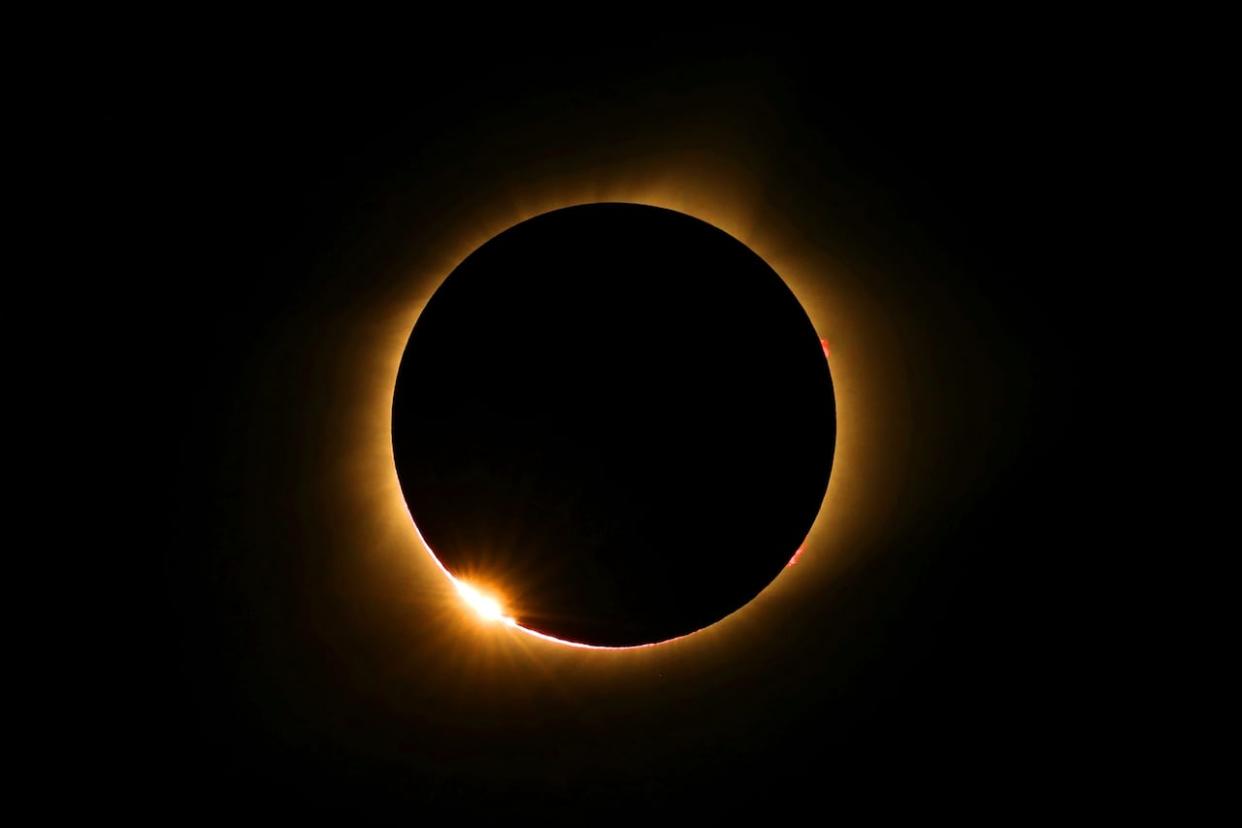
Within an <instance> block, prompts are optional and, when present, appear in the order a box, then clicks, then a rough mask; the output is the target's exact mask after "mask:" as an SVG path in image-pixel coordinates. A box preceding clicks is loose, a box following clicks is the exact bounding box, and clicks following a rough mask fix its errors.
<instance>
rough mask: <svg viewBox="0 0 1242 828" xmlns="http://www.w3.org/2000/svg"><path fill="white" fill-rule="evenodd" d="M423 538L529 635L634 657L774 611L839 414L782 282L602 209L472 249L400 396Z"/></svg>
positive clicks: (727, 251) (816, 498)
mask: <svg viewBox="0 0 1242 828" xmlns="http://www.w3.org/2000/svg"><path fill="white" fill-rule="evenodd" d="M392 434H393V449H394V453H395V456H396V463H397V473H398V476H399V478H400V480H401V488H402V490H403V492H404V494H405V498H406V501H407V502H408V504H409V507H410V513H411V514H412V515H413V517H414V522H415V523H416V524H417V525H418V528H419V530H420V531H421V533H422V535H423V538H424V539H425V540H426V541H427V543H428V545H429V546H430V547H431V550H432V551H433V552H434V554H435V555H436V557H437V558H439V560H440V561H441V563H443V564H444V566H445V567H446V568H447V569H448V570H449V571H450V572H451V573H452V574H453V575H455V576H456V577H458V578H461V579H463V580H466V581H468V582H471V583H474V584H476V585H477V586H480V587H482V588H485V589H487V590H490V591H492V592H494V593H495V594H496V595H497V596H498V597H500V598H501V600H502V602H503V604H504V607H505V611H506V613H507V614H509V615H511V616H512V617H514V618H515V619H516V620H517V621H518V623H519V624H521V625H522V626H525V627H529V628H531V629H534V630H538V631H540V632H543V633H546V634H549V635H552V636H555V637H557V638H561V639H566V640H569V641H575V642H581V643H588V644H597V645H607V646H621V645H633V644H644V643H651V642H657V641H663V640H666V639H669V638H674V637H676V636H679V635H684V634H685V633H689V632H693V631H694V630H697V629H700V628H702V627H705V626H707V625H708V624H711V623H713V622H715V621H718V620H719V619H721V618H723V617H724V616H726V615H728V614H729V613H730V612H732V611H734V610H736V609H738V608H739V607H741V606H742V605H743V604H745V603H746V602H747V601H749V600H750V599H752V598H754V597H755V595H757V594H758V593H759V592H760V591H761V590H762V589H763V588H764V587H765V586H767V584H768V583H770V582H771V581H772V579H773V578H775V577H776V576H777V575H778V574H779V573H780V571H781V569H782V568H783V567H784V566H785V565H786V564H787V563H788V562H789V560H790V558H791V556H792V555H793V554H794V553H795V551H796V550H797V548H798V547H799V545H800V544H801V543H802V541H803V540H804V539H805V537H806V534H807V532H808V530H809V529H810V528H811V523H812V522H813V521H814V519H815V516H816V514H817V512H818V511H819V507H820V503H821V502H822V500H823V497H824V492H825V490H826V489H827V486H828V475H829V472H830V470H831V466H832V453H833V444H834V441H835V436H836V416H835V407H834V400H833V391H832V380H831V378H830V376H829V373H828V363H827V360H826V359H825V357H824V351H823V348H822V346H821V344H820V340H819V336H818V335H817V334H816V332H815V330H814V329H813V327H812V326H811V322H810V320H809V319H808V318H807V315H806V312H805V311H804V310H803V309H802V307H801V305H799V304H798V301H797V299H796V298H795V297H794V295H793V293H792V292H791V291H790V290H789V288H788V287H787V286H786V285H785V283H784V282H783V281H782V280H781V278H780V277H779V276H778V275H777V274H776V273H775V272H774V271H773V270H772V269H771V268H770V267H768V265H767V264H766V263H765V262H764V261H763V260H762V259H760V258H759V257H758V256H757V255H755V254H754V253H753V252H751V250H750V249H749V248H747V247H746V246H745V245H743V244H742V243H741V242H739V241H737V240H736V239H734V238H733V237H732V236H729V235H728V234H727V233H724V232H723V231H721V230H719V229H717V228H715V227H712V226H711V225H709V224H706V223H704V222H702V221H700V220H698V219H695V218H691V217H690V216H686V215H684V214H682V213H677V212H674V211H671V210H663V209H659V208H655V207H646V206H640V205H633V204H592V205H586V206H580V207H570V208H566V209H563V210H557V211H554V212H551V213H546V214H544V215H541V216H538V217H536V218H533V219H530V220H529V221H526V222H523V223H522V224H519V225H517V226H516V227H513V228H510V229H509V230H506V231H505V232H503V233H501V234H500V235H498V236H496V237H495V238H493V239H492V240H490V241H488V242H487V243H486V244H484V245H483V246H482V247H480V248H479V249H477V250H476V251H474V253H472V254H471V255H470V256H469V257H468V258H467V259H466V260H465V261H464V262H462V263H461V264H460V265H459V266H458V267H457V269H456V270H454V271H453V272H452V274H451V275H449V277H448V278H447V279H446V280H445V282H444V284H443V285H441V286H440V288H439V289H438V290H437V291H436V293H435V295H434V296H432V298H431V300H430V301H429V302H428V304H427V306H426V308H425V309H424V310H423V312H422V314H421V315H420V316H419V318H418V322H417V324H416V325H415V326H414V331H413V333H412V334H411V336H410V340H409V343H408V344H407V346H406V350H405V354H404V357H403V358H402V361H401V369H400V373H399V375H398V377H397V387H396V396H395V399H394V400H393V423H392Z"/></svg>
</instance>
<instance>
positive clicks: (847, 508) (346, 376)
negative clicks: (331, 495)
mask: <svg viewBox="0 0 1242 828" xmlns="http://www.w3.org/2000/svg"><path fill="white" fill-rule="evenodd" d="M702 161H703V159H701V158H700V159H697V160H696V159H688V158H680V157H674V156H669V157H651V158H645V159H637V160H634V161H633V162H632V163H629V164H626V165H622V166H621V167H615V168H610V170H609V171H603V170H595V169H579V168H578V167H574V168H573V169H572V170H569V171H562V172H558V173H556V174H551V173H549V174H548V175H546V176H544V177H542V178H540V177H539V176H536V177H535V178H534V179H531V178H529V177H527V178H524V179H523V181H522V184H521V186H520V187H517V186H516V185H515V186H513V187H511V188H506V187H503V186H502V187H501V188H500V191H499V192H497V191H494V190H492V191H488V192H486V193H480V194H479V197H478V199H477V200H476V201H474V202H471V203H470V204H468V205H467V207H464V208H463V212H462V213H461V214H460V215H455V216H454V217H453V219H452V221H449V222H447V224H446V226H445V227H444V228H443V230H442V232H441V234H440V236H441V242H440V243H439V244H436V245H433V246H428V247H425V248H422V249H421V250H420V251H418V252H417V253H416V254H415V253H412V254H411V256H410V258H409V259H408V260H407V261H406V262H405V263H403V264H402V265H401V266H400V268H399V269H395V270H394V271H393V272H392V273H391V274H387V275H385V277H384V278H385V279H390V280H391V282H390V284H392V285H393V290H394V292H393V293H391V294H387V295H385V296H384V297H383V299H382V300H378V301H381V302H382V303H381V304H377V305H376V306H375V307H367V308H365V309H363V311H361V312H360V313H358V314H357V315H356V316H351V317H350V318H349V323H348V324H349V325H350V328H349V333H350V335H351V336H352V337H353V341H354V345H353V348H352V349H351V350H350V351H349V352H348V353H347V354H346V356H347V357H348V358H347V359H342V361H341V363H340V366H341V377H342V388H343V390H342V394H343V396H345V397H349V398H354V399H357V400H358V401H359V404H358V405H357V406H356V407H355V408H354V409H353V412H352V414H351V416H353V417H354V419H353V420H352V421H351V422H353V423H355V424H356V426H355V428H354V429H353V430H346V431H348V433H354V434H358V435H359V436H360V439H359V441H358V442H357V443H356V444H354V445H352V446H351V447H350V448H351V451H350V452H349V453H348V454H347V455H344V459H345V460H346V461H347V463H348V465H347V467H346V471H345V475H344V476H343V477H342V478H341V479H342V480H344V481H346V482H347V484H348V485H347V488H345V489H343V490H342V493H341V497H343V498H345V499H346V501H347V502H348V503H350V504H351V505H352V506H353V508H355V509H356V510H357V511H358V513H359V514H360V515H362V516H365V519H366V521H367V523H366V526H367V530H366V531H367V532H369V535H368V537H369V538H370V539H371V540H372V542H373V544H374V546H373V547H372V548H373V550H374V551H373V552H369V553H368V555H369V556H370V557H364V558H361V559H360V560H369V561H372V562H374V565H375V567H376V570H375V571H376V572H377V573H378V572H384V573H386V574H385V575H384V576H379V575H376V576H375V577H377V578H380V577H383V578H384V579H388V578H391V577H392V575H391V573H394V572H398V573H400V575H399V577H400V578H401V579H402V581H403V582H404V583H406V584H408V585H409V586H408V587H407V590H409V591H407V592H406V593H405V594H406V595H422V596H423V597H422V598H421V599H420V600H419V603H420V604H421V606H423V607H425V608H428V609H430V611H433V612H438V611H440V610H441V609H442V610H444V611H445V612H446V614H445V615H443V616H440V617H441V618H442V619H443V622H444V623H445V624H446V625H447V630H448V631H449V633H450V634H457V633H459V632H461V630H462V628H461V627H459V626H458V625H457V622H456V621H455V619H462V620H469V617H470V616H471V615H473V614H474V613H463V612H461V609H462V601H463V598H462V596H461V595H460V593H459V591H458V590H457V589H456V583H457V574H455V573H450V572H449V571H448V570H447V569H446V568H445V567H444V565H443V564H442V563H441V561H440V560H439V558H437V557H436V553H435V551H434V550H433V549H431V548H430V546H429V545H428V544H427V543H426V541H425V539H424V538H423V537H422V533H421V532H420V531H419V528H418V526H417V524H416V523H415V522H414V520H413V516H412V515H411V514H410V511H409V506H408V504H407V503H406V502H405V498H404V496H403V494H402V492H401V488H400V484H399V481H398V480H397V476H396V468H395V462H394V459H393V454H392V427H391V423H392V399H393V391H394V387H395V384H396V377H397V372H398V369H399V367H400V362H401V357H402V355H403V354H404V352H405V346H406V344H407V343H408V340H409V337H410V333H411V331H412V330H413V328H414V325H415V323H416V322H417V320H418V317H419V315H420V312H421V311H422V308H423V307H424V306H425V304H426V302H427V301H428V299H429V298H430V297H431V295H432V294H433V293H434V292H435V290H436V288H437V287H438V286H439V284H440V283H441V282H442V281H443V279H444V278H445V277H446V276H448V274H449V273H451V272H452V271H453V270H454V269H455V268H456V267H457V265H458V264H460V263H461V262H462V261H463V260H464V259H465V258H466V257H467V256H468V255H470V254H471V253H472V252H473V251H474V250H475V249H477V248H478V247H479V246H480V245H482V244H483V243H484V242H486V241H488V240H489V239H491V238H492V237H494V236H495V235H497V234H499V233H500V232H503V231H504V230H506V229H508V228H509V227H512V226H513V225H515V224H519V223H521V222H522V221H525V220H527V219H529V218H533V217H534V216H536V215H539V214H541V213H544V212H548V211H551V210H556V209H560V208H563V207H571V206H574V205H576V204H592V203H599V202H627V203H631V204H648V205H651V206H654V207H663V208H666V209H672V210H677V211H678V212H682V213H685V214H687V215H691V216H694V217H696V218H699V219H701V220H703V221H706V222H708V223H709V224H712V225H714V226H715V227H718V228H719V229H721V230H723V231H725V232H726V233H728V234H729V235H731V236H733V237H734V238H736V239H738V240H739V241H741V242H742V243H743V244H745V245H746V246H747V247H749V248H750V249H751V250H752V251H754V252H755V253H756V254H757V255H759V256H760V257H761V258H763V259H764V260H765V261H766V262H767V263H768V264H769V265H770V266H771V267H772V268H773V270H775V271H776V272H777V273H778V274H780V276H781V278H782V279H784V280H785V281H786V283H787V284H788V285H789V287H790V289H791V290H792V291H793V293H794V295H795V296H797V297H798V299H799V302H800V303H801V304H802V306H803V308H804V309H805V310H806V312H807V314H808V316H810V318H811V322H812V324H813V326H814V327H815V328H816V330H818V331H820V332H821V336H822V335H823V333H824V332H829V331H834V332H836V333H835V334H834V336H833V338H834V340H835V339H840V338H842V337H844V338H845V339H847V340H849V341H850V343H851V348H850V349H849V354H847V355H846V356H845V357H844V358H843V359H841V358H838V359H837V360H836V361H834V362H833V364H832V381H833V388H834V393H835V396H836V403H837V440H836V448H835V451H834V463H833V472H832V477H831V479H830V481H829V487H828V492H827V493H826V495H825V506H827V504H832V506H831V508H821V510H820V513H819V516H818V517H817V518H816V521H815V524H814V525H813V526H812V528H811V531H810V533H809V536H808V537H807V539H806V541H805V547H806V549H807V550H808V551H813V552H814V553H815V554H813V555H809V556H805V557H800V558H799V561H798V563H799V565H798V566H797V567H796V570H797V572H796V575H794V574H793V573H790V574H791V577H785V578H777V579H775V580H774V581H773V582H772V583H771V584H769V586H768V587H767V588H766V589H765V590H764V591H763V592H761V593H760V594H759V595H758V596H756V598H755V599H753V600H752V601H750V602H749V603H748V604H747V605H746V606H744V607H742V608H739V609H738V610H736V611H734V612H733V613H731V614H730V615H728V616H726V617H725V618H722V619H720V620H719V621H717V622H715V623H713V624H711V625H709V626H708V627H706V628H704V629H702V630H699V631H697V632H693V633H690V634H688V635H686V636H683V637H682V638H680V639H669V640H667V641H661V642H653V643H652V644H646V645H641V646H636V647H601V646H594V645H585V644H581V643H578V642H573V641H564V640H561V639H557V638H554V637H552V636H549V635H546V634H544V633H539V632H537V631H535V630H531V629H529V628H526V627H523V626H522V625H521V624H520V623H519V622H518V620H517V619H518V614H517V613H516V612H515V610H514V608H512V607H510V608H507V609H506V608H504V607H503V605H502V613H503V612H506V611H507V612H510V613H512V615H510V616H508V617H510V618H512V619H513V622H512V623H508V622H506V623H502V624H487V625H480V624H478V623H475V624H471V625H469V626H472V627H474V629H475V631H476V632H477V631H479V630H483V629H491V630H495V631H497V632H502V631H503V633H504V634H503V635H502V637H501V639H499V640H509V638H508V635H507V634H508V633H509V631H512V633H514V634H517V633H524V635H521V636H519V637H520V638H522V639H526V640H527V641H528V642H529V643H530V644H532V645H534V648H533V649H531V648H527V647H519V648H518V650H517V651H518V652H523V653H531V654H533V653H538V654H540V655H539V656H538V657H539V658H554V657H556V656H554V653H555V652H556V651H558V650H559V651H562V653H564V654H568V653H570V652H573V651H578V652H581V651H583V650H595V651H597V652H598V651H600V650H614V651H617V652H618V654H620V651H622V650H625V651H629V652H630V653H631V654H632V655H634V656H638V654H639V653H649V654H651V655H650V657H652V658H663V657H665V655H667V654H669V653H685V652H690V651H693V652H696V653H704V654H706V653H714V652H717V651H718V647H719V646H720V645H721V643H722V642H723V641H724V640H726V639H729V640H733V639H735V638H736V637H737V636H742V637H744V638H746V637H750V636H754V635H761V634H772V633H770V632H760V631H761V630H771V629H774V628H771V627H770V626H769V625H772V624H777V623H780V621H779V620H778V619H782V618H784V617H785V615H784V613H783V611H782V610H780V609H778V608H779V607H782V606H784V605H785V602H786V601H794V602H801V601H811V600H816V599H815V597H814V596H815V595H816V594H817V590H819V589H820V588H822V586H823V585H824V584H825V583H826V582H827V581H828V580H829V579H831V578H833V577H834V576H836V575H837V574H838V573H840V572H841V571H843V570H844V568H845V567H846V566H847V565H848V564H849V563H850V562H851V561H852V560H853V559H854V556H855V555H856V554H857V552H858V551H859V550H861V549H865V548H867V547H866V543H867V541H868V539H869V537H870V535H871V533H872V532H873V530H874V527H875V526H878V525H879V524H878V523H877V522H876V521H875V520H874V518H875V517H876V515H877V514H880V513H882V510H883V509H885V508H889V507H892V506H893V504H892V503H891V500H892V498H891V497H889V496H888V495H887V494H886V493H887V492H892V491H896V490H897V489H895V488H894V486H893V483H894V481H898V480H900V479H901V474H903V473H904V472H903V468H904V467H903V466H902V465H901V463H900V460H901V458H902V456H903V451H904V446H905V443H906V441H905V440H904V439H903V437H904V434H905V432H904V431H903V429H904V428H905V426H904V423H905V420H904V419H902V418H901V417H902V412H903V411H904V410H905V402H904V395H903V389H904V387H905V386H904V385H903V383H902V379H903V377H902V375H901V374H900V372H898V371H895V370H894V369H893V367H892V366H899V365H901V364H903V363H902V362H901V360H900V354H901V351H900V341H899V340H898V338H897V336H896V333H897V331H898V330H899V328H898V327H897V326H895V325H894V324H893V321H892V318H891V314H890V315H884V314H882V313H880V312H879V310H878V308H877V306H876V304H875V301H874V299H873V297H872V296H871V293H870V291H869V289H868V287H867V284H868V283H867V281H866V280H865V278H864V277H866V276H867V275H868V274H867V272H866V271H857V270H854V269H853V268H851V267H848V266H846V264H845V262H844V261H842V260H840V259H837V258H836V257H834V256H833V255H832V254H830V253H828V252H827V251H826V250H825V249H824V248H823V247H822V246H816V245H813V244H809V243H808V242H807V241H806V239H805V238H804V237H803V236H801V235H799V234H798V233H797V232H795V230H796V228H795V227H794V226H793V225H792V224H790V223H789V222H787V221H784V220H782V219H779V218H777V217H776V215H775V214H773V213H771V212H767V211H765V210H764V209H763V207H762V205H763V200H762V198H760V197H759V196H760V194H761V192H762V187H761V186H760V184H761V183H762V182H761V180H760V178H758V177H754V176H753V173H754V172H755V170H756V169H758V167H755V166H753V165H751V166H737V167H729V166H722V167H715V166H714V165H713V164H711V163H707V164H704V163H701V162H702ZM823 344H824V350H825V357H827V354H828V344H827V342H826V341H825V342H824V343H823ZM359 357H361V358H359ZM346 383H349V384H348V385H346ZM864 413H866V414H867V415H868V416H862V415H863V414H864ZM411 530H413V531H411ZM414 551H417V552H419V553H420V554H414V555H412V554H410V553H411V552H414ZM460 575H461V576H462V577H465V578H467V579H469V578H470V576H471V573H460ZM377 583H379V582H378V581H377ZM450 584H452V585H453V587H450ZM441 599H443V600H441ZM540 645H543V646H540ZM687 647H689V648H690V649H689V650H688V649H686V648H687ZM547 648H551V649H547ZM607 663H613V662H607Z"/></svg>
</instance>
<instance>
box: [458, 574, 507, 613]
mask: <svg viewBox="0 0 1242 828" xmlns="http://www.w3.org/2000/svg"><path fill="white" fill-rule="evenodd" d="M453 583H454V584H455V585H456V586H457V594H458V595H460V596H461V597H462V600H464V601H465V602H466V604H468V605H469V607H470V609H472V610H474V611H475V612H476V613H478V614H479V617H480V618H482V619H483V620H484V621H500V622H503V623H505V624H516V623H517V622H516V621H514V620H513V619H512V618H509V617H508V616H506V615H505V611H504V608H503V607H501V605H500V601H499V600H498V599H496V598H495V597H494V596H491V595H488V594H487V593H486V592H483V591H482V590H480V589H478V588H476V587H473V586H471V585H470V584H467V583H466V582H465V581H459V580H457V579H456V578H454V579H453Z"/></svg>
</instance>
